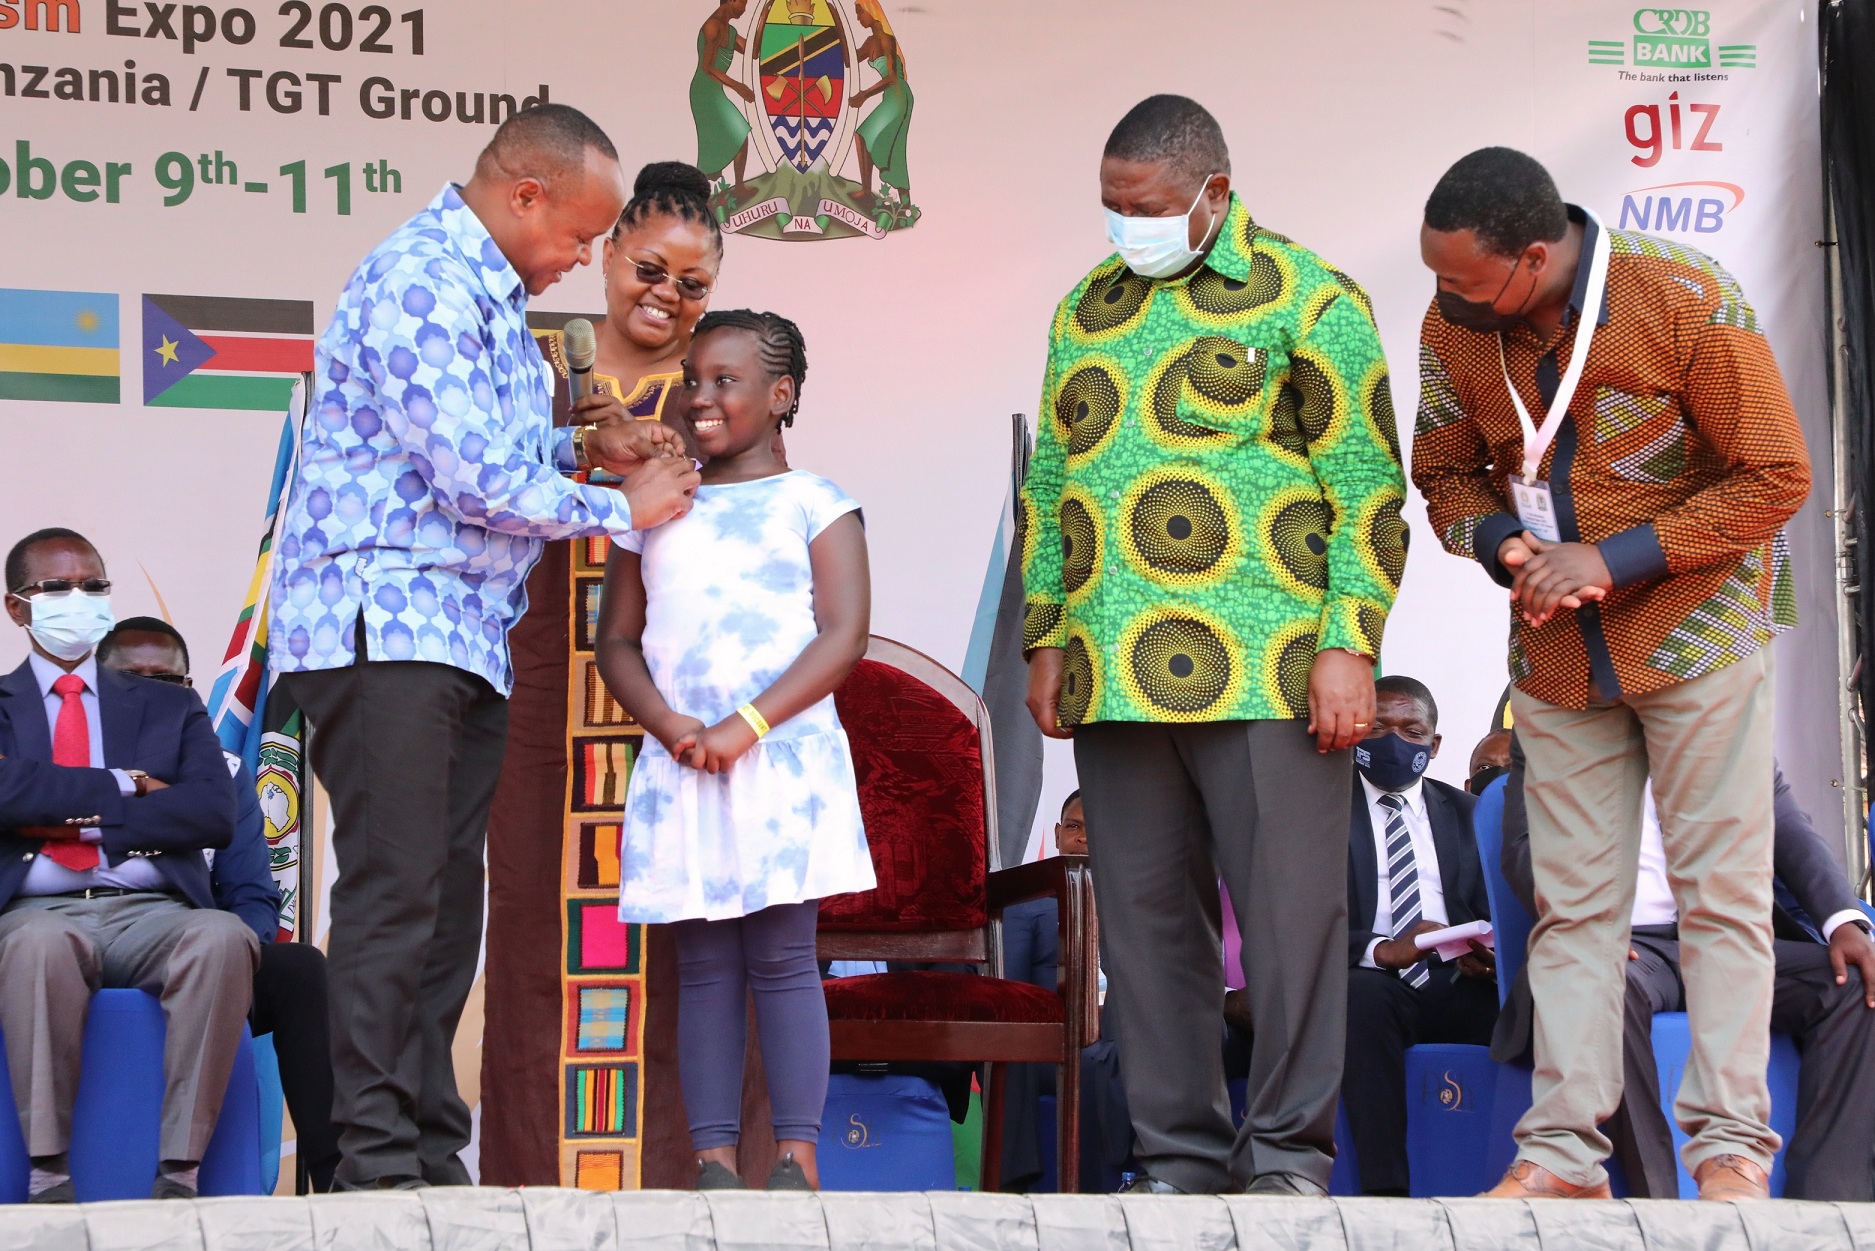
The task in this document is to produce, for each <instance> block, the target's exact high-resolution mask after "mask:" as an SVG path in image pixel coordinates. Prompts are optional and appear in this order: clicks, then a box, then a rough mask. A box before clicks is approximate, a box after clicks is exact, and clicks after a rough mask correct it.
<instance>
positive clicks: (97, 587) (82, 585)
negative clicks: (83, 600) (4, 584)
mask: <svg viewBox="0 0 1875 1251" xmlns="http://www.w3.org/2000/svg"><path fill="white" fill-rule="evenodd" d="M73 591H78V592H80V593H81V594H85V595H109V594H110V593H111V580H110V579H109V578H86V579H85V580H84V581H82V582H74V581H72V580H71V579H70V578H41V579H40V580H39V581H37V582H29V583H27V584H26V585H25V586H22V587H20V588H19V589H17V590H15V591H14V592H13V594H15V595H17V596H19V597H20V598H21V599H25V598H27V597H28V596H32V595H43V596H45V597H46V598H48V599H57V598H59V597H60V596H62V595H70V594H71V593H72V592H73Z"/></svg>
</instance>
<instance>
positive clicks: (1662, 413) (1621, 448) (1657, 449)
mask: <svg viewBox="0 0 1875 1251" xmlns="http://www.w3.org/2000/svg"><path fill="white" fill-rule="evenodd" d="M1691 434H1692V431H1691V430H1690V429H1689V428H1688V427H1687V424H1686V419H1685V414H1684V410H1683V409H1682V408H1681V407H1680V401H1679V399H1678V398H1677V397H1675V396H1672V395H1667V394H1647V393H1644V392H1637V391H1623V390H1621V389H1620V388H1618V387H1607V386H1602V387H1596V388H1595V448H1596V453H1597V455H1596V459H1597V460H1598V461H1600V462H1601V463H1602V464H1603V465H1604V466H1606V468H1607V472H1608V473H1610V474H1611V475H1613V476H1614V477H1616V478H1619V479H1621V480H1622V481H1624V482H1642V483H1649V484H1652V485H1656V486H1658V485H1662V484H1664V483H1668V482H1672V481H1673V480H1675V479H1676V478H1678V477H1679V476H1680V475H1681V474H1683V473H1684V472H1686V461H1687V451H1688V443H1689V439H1690V436H1691Z"/></svg>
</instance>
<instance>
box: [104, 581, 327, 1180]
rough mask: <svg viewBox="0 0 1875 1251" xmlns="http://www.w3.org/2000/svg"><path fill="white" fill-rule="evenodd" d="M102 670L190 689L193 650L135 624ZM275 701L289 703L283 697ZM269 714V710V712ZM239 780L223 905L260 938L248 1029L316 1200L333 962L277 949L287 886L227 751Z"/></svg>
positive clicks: (178, 638) (293, 946) (213, 877)
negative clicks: (267, 1037) (276, 1065)
mask: <svg viewBox="0 0 1875 1251" xmlns="http://www.w3.org/2000/svg"><path fill="white" fill-rule="evenodd" d="M98 663H99V664H100V665H103V666H104V667H105V668H106V669H110V670H112V671H113V672H116V673H130V674H135V675H136V676H138V677H142V678H150V679H152V680H154V681H157V682H167V683H170V684H171V685H174V686H184V687H186V686H189V685H190V682H189V645H188V644H187V643H185V642H184V641H183V638H182V635H181V633H179V632H178V631H177V629H176V627H174V626H172V625H170V624H169V623H168V622H167V621H162V620H159V619H158V618H155V617H128V618H126V619H124V620H123V621H120V622H118V623H117V625H116V626H115V627H114V628H113V629H112V630H111V632H110V633H109V634H107V635H105V636H104V641H103V642H101V643H99V644H98ZM272 698H274V699H281V698H284V696H283V695H281V694H280V693H279V692H277V691H276V692H275V693H274V695H273V696H272ZM269 706H270V707H271V704H270V705H269ZM223 754H224V755H225V756H226V758H227V760H228V771H229V773H231V774H232V775H233V776H234V782H235V795H236V801H237V804H238V806H239V811H238V813H237V816H236V818H235V831H234V841H233V842H232V843H230V844H228V847H227V850H225V851H222V852H220V853H215V852H207V853H204V854H205V855H207V856H208V857H209V860H210V863H209V882H210V885H211V886H212V887H213V888H214V892H215V906H216V907H217V908H220V909H221V910H222V911H224V912H232V913H234V915H236V916H238V917H240V918H241V920H243V921H245V922H246V923H247V926H248V928H249V929H251V930H253V931H254V934H255V936H256V937H257V938H259V939H260V969H259V971H258V972H256V973H255V974H254V1008H253V1011H252V1012H250V1013H249V1014H248V1024H249V1025H250V1026H251V1028H252V1029H253V1032H254V1037H256V1038H259V1037H260V1036H261V1035H263V1034H272V1035H273V1047H274V1055H275V1056H276V1057H278V1059H279V1061H280V1089H281V1091H282V1092H283V1093H284V1094H285V1095H286V1106H287V1110H288V1111H289V1112H291V1113H292V1114H293V1129H294V1132H295V1134H297V1136H298V1137H297V1144H298V1153H299V1158H300V1160H301V1162H302V1163H304V1164H305V1166H306V1176H307V1180H308V1181H309V1182H310V1183H311V1185H312V1189H313V1190H314V1192H316V1193H321V1194H323V1193H324V1192H326V1191H328V1190H330V1189H332V1174H333V1172H334V1171H335V1170H336V1169H337V1168H338V1164H339V1138H338V1129H337V1128H336V1127H335V1126H334V1125H333V1124H332V1035H331V1026H330V1024H329V1023H328V1019H327V1015H326V957H325V953H324V952H323V951H320V950H319V949H318V948H317V947H315V946H313V945H312V944H311V943H298V942H290V941H289V942H279V941H276V940H278V939H279V937H280V888H279V887H278V886H276V885H275V884H274V879H273V864H272V860H271V857H270V856H269V853H268V849H267V823H266V820H265V819H264V818H263V817H262V815H261V809H260V799H259V796H258V794H257V790H256V787H255V784H254V774H253V772H252V771H251V770H250V769H249V768H248V767H247V765H246V764H244V763H243V762H242V760H241V758H240V757H239V756H237V755H235V754H233V753H232V752H224V753H223Z"/></svg>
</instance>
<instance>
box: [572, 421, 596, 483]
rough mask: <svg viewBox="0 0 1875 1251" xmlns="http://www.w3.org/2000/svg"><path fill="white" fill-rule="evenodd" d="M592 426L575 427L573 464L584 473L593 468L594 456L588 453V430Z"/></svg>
mask: <svg viewBox="0 0 1875 1251" xmlns="http://www.w3.org/2000/svg"><path fill="white" fill-rule="evenodd" d="M590 429H592V427H591V426H574V427H573V466H574V468H576V469H578V470H580V471H581V472H582V473H583V472H584V471H586V470H588V469H591V468H592V457H590V456H588V455H587V454H586V432H587V431H588V430H590Z"/></svg>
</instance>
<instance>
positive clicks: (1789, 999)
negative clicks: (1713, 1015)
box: [1491, 738, 1875, 1202]
mask: <svg viewBox="0 0 1875 1251" xmlns="http://www.w3.org/2000/svg"><path fill="white" fill-rule="evenodd" d="M1772 768H1773V769H1774V770H1775V773H1774V778H1773V786H1774V808H1773V813H1774V820H1775V821H1776V825H1775V826H1774V828H1773V831H1772V850H1771V854H1772V871H1773V872H1774V873H1775V874H1776V876H1775V878H1774V879H1773V881H1772V895H1773V904H1772V910H1771V930H1772V934H1773V939H1772V951H1773V953H1774V955H1775V958H1776V968H1777V976H1776V981H1775V982H1774V983H1773V990H1772V999H1771V1029H1772V1030H1773V1031H1775V1032H1777V1033H1782V1034H1789V1035H1790V1036H1791V1037H1792V1038H1793V1039H1795V1040H1796V1043H1797V1049H1798V1051H1800V1052H1801V1053H1802V1055H1803V1063H1802V1067H1801V1068H1800V1070H1799V1072H1798V1078H1797V1128H1796V1132H1795V1133H1794V1134H1792V1135H1791V1139H1790V1144H1789V1149H1788V1150H1787V1151H1786V1152H1785V1155H1784V1167H1785V1182H1784V1197H1785V1198H1787V1199H1820V1200H1838V1201H1840V1200H1850V1201H1858V1202H1867V1201H1869V1200H1871V1199H1875V944H1871V943H1870V941H1869V923H1868V921H1867V919H1866V917H1865V914H1864V913H1863V912H1862V911H1861V910H1860V909H1859V908H1858V907H1857V906H1856V900H1855V895H1854V893H1853V892H1852V891H1851V889H1850V887H1849V881H1848V879H1847V878H1846V877H1844V876H1843V872H1842V870H1841V869H1839V868H1838V867H1837V866H1836V859H1835V857H1834V856H1832V855H1831V854H1830V850H1829V846H1828V844H1826V843H1825V842H1824V841H1823V838H1822V836H1821V835H1819V834H1818V833H1817V832H1816V829H1815V827H1814V826H1812V825H1811V824H1810V817H1809V815H1808V814H1807V813H1805V812H1804V810H1803V807H1802V805H1800V804H1799V803H1798V802H1797V797H1796V795H1795V794H1793V793H1792V791H1791V789H1790V784H1789V783H1787V782H1786V781H1785V780H1784V772H1783V770H1782V769H1780V768H1777V766H1776V764H1775V763H1773V765H1772ZM1646 802H1647V807H1646V810H1645V811H1644V813H1643V816H1642V822H1641V854H1640V869H1639V873H1638V874H1637V882H1636V887H1635V893H1634V908H1633V911H1632V913H1631V916H1630V929H1629V940H1628V945H1629V950H1628V979H1627V1010H1626V1014H1625V1017H1624V1024H1623V1028H1622V1035H1621V1042H1622V1057H1621V1058H1622V1077H1623V1082H1624V1084H1625V1090H1624V1092H1623V1095H1622V1100H1621V1106H1620V1107H1619V1108H1618V1109H1617V1110H1616V1112H1615V1115H1614V1116H1613V1117H1612V1118H1611V1119H1610V1120H1609V1121H1607V1122H1606V1123H1605V1124H1604V1125H1603V1126H1602V1132H1603V1133H1605V1134H1607V1135H1608V1137H1609V1139H1610V1140H1611V1141H1612V1143H1613V1144H1614V1154H1615V1158H1616V1159H1618V1160H1620V1161H1621V1169H1622V1172H1623V1173H1625V1174H1626V1175H1627V1179H1628V1188H1629V1190H1630V1191H1632V1192H1633V1194H1634V1195H1635V1196H1636V1197H1637V1198H1656V1199H1672V1198H1676V1197H1678V1195H1679V1173H1678V1170H1677V1169H1676V1168H1675V1167H1674V1161H1673V1136H1672V1131H1671V1129H1670V1128H1669V1127H1668V1125H1667V1117H1666V1113H1665V1112H1664V1111H1663V1110H1662V1109H1661V1106H1660V1077H1659V1069H1658V1067H1657V1066H1656V1064H1655V1061H1654V1044H1653V1023H1654V1013H1656V1012H1683V1011H1685V1008H1686V983H1685V977H1684V974H1683V972H1682V969H1681V966H1680V944H1679V908H1678V904H1677V902H1676V900H1675V898H1674V895H1673V889H1672V885H1671V883H1670V882H1669V880H1668V878H1667V870H1666V849H1665V847H1664V845H1663V843H1662V841H1661V836H1660V822H1659V818H1658V816H1657V815H1656V814H1655V813H1654V811H1653V793H1652V790H1651V789H1650V790H1649V791H1648V793H1647V801H1646ZM1504 876H1505V878H1506V879H1507V880H1508V882H1509V884H1510V888H1511V890H1512V891H1513V892H1514V893H1515V894H1516V895H1517V897H1518V898H1519V899H1521V900H1522V901H1523V905H1524V907H1525V908H1527V909H1529V910H1530V913H1531V915H1532V916H1534V915H1536V907H1535V898H1534V891H1533V889H1532V881H1531V876H1530V825H1529V820H1528V817H1527V816H1526V815H1525V808H1524V799H1523V750H1522V748H1521V747H1520V746H1519V745H1518V744H1517V742H1516V740H1515V739H1514V738H1513V739H1512V741H1511V768H1510V781H1509V783H1508V784H1507V788H1506V790H1505V792H1504ZM1530 1024H1531V1003H1530V989H1529V982H1528V981H1527V980H1526V979H1525V978H1524V977H1523V975H1522V974H1521V973H1520V974H1519V975H1518V978H1517V981H1516V982H1515V983H1513V984H1512V986H1511V993H1510V998H1509V1000H1508V1001H1507V1002H1506V1004H1505V1007H1504V1017H1503V1020H1502V1021H1501V1022H1500V1023H1499V1027H1498V1031H1497V1037H1496V1038H1495V1039H1494V1040H1493V1042H1492V1047H1491V1054H1492V1055H1493V1056H1494V1057H1495V1058H1497V1059H1498V1060H1501V1061H1506V1062H1508V1061H1510V1060H1512V1059H1515V1058H1519V1057H1522V1056H1524V1055H1526V1054H1527V1053H1528V1051H1529V1048H1530Z"/></svg>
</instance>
